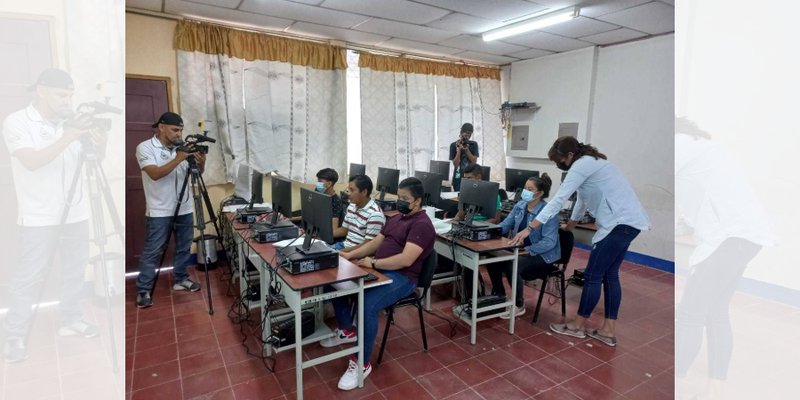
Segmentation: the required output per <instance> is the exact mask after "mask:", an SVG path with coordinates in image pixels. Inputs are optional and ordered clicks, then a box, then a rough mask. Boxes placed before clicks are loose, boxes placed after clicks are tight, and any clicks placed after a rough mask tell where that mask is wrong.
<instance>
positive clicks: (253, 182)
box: [247, 169, 269, 212]
mask: <svg viewBox="0 0 800 400" xmlns="http://www.w3.org/2000/svg"><path fill="white" fill-rule="evenodd" d="M263 202H264V174H263V173H261V172H259V171H256V170H255V169H254V170H253V177H252V178H251V179H250V204H249V205H248V206H247V210H250V211H258V212H269V209H268V208H266V207H254V205H255V204H259V203H263Z"/></svg>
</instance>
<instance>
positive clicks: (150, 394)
mask: <svg viewBox="0 0 800 400" xmlns="http://www.w3.org/2000/svg"><path fill="white" fill-rule="evenodd" d="M182 398H183V392H182V391H181V381H179V380H174V381H172V382H167V383H162V384H160V385H157V386H151V387H149V388H146V389H142V390H137V391H134V392H133V394H132V396H131V400H175V399H182Z"/></svg>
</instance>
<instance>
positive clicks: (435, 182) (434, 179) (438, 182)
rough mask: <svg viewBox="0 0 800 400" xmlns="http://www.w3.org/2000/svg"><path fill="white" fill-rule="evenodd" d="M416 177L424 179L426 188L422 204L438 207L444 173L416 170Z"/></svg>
mask: <svg viewBox="0 0 800 400" xmlns="http://www.w3.org/2000/svg"><path fill="white" fill-rule="evenodd" d="M414 177H415V178H417V179H419V180H420V181H422V187H423V188H424V190H425V195H424V198H423V202H422V205H424V206H433V207H436V206H437V205H438V204H439V202H440V201H441V196H442V181H443V180H444V177H443V176H442V175H439V174H436V173H433V172H423V171H414Z"/></svg>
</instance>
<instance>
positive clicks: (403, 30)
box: [353, 18, 458, 43]
mask: <svg viewBox="0 0 800 400" xmlns="http://www.w3.org/2000/svg"><path fill="white" fill-rule="evenodd" d="M353 29H355V30H359V31H364V32H370V33H375V34H378V35H385V36H393V37H400V38H403V39H410V40H416V41H419V42H427V43H438V42H441V41H442V40H445V39H449V38H452V37H455V36H456V35H458V34H457V33H456V32H450V31H445V30H441V29H435V28H428V27H427V26H419V25H414V24H406V23H404V22H396V21H389V20H385V19H380V18H372V19H370V20H369V21H367V22H365V23H363V24H361V25H358V26H356V27H354V28H353Z"/></svg>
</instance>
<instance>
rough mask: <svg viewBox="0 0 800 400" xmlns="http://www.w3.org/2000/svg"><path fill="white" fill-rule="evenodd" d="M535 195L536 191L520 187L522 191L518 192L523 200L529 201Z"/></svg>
mask: <svg viewBox="0 0 800 400" xmlns="http://www.w3.org/2000/svg"><path fill="white" fill-rule="evenodd" d="M535 196H536V192H531V191H530V190H528V189H522V193H521V194H520V196H519V197H520V199H522V200H525V201H531V200H533V198H534V197H535Z"/></svg>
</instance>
